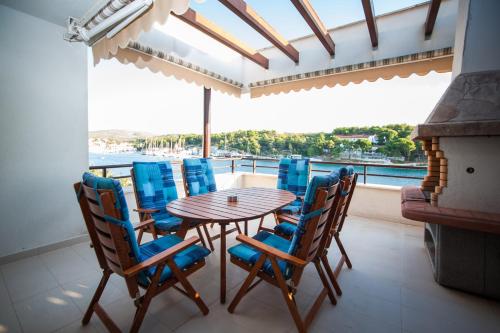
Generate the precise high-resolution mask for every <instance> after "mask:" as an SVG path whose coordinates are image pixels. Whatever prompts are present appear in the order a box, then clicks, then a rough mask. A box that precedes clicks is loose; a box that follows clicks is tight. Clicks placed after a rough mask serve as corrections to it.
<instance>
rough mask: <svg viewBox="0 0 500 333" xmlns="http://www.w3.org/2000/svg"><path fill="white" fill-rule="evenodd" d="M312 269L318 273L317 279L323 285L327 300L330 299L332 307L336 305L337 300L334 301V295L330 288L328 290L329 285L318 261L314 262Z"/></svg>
mask: <svg viewBox="0 0 500 333" xmlns="http://www.w3.org/2000/svg"><path fill="white" fill-rule="evenodd" d="M314 267H316V270H317V271H318V275H319V278H320V279H321V283H323V287H324V288H325V289H326V291H327V293H328V298H329V299H330V302H331V303H332V304H333V305H337V300H336V299H335V295H334V294H333V291H332V288H330V284H329V283H328V280H327V278H326V276H325V273H324V272H323V269H322V268H321V265H320V261H319V259H315V260H314Z"/></svg>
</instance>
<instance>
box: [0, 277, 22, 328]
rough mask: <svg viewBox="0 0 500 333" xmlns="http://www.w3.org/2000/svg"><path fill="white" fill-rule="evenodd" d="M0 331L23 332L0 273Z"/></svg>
mask: <svg viewBox="0 0 500 333" xmlns="http://www.w3.org/2000/svg"><path fill="white" fill-rule="evenodd" d="M0 332H21V327H20V326H19V321H18V320H17V316H16V312H15V311H14V307H13V305H12V301H11V299H10V296H9V293H8V291H7V287H5V283H4V280H3V276H2V274H0Z"/></svg>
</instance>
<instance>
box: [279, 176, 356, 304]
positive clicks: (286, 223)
mask: <svg viewBox="0 0 500 333" xmlns="http://www.w3.org/2000/svg"><path fill="white" fill-rule="evenodd" d="M340 174H341V176H340V185H339V195H338V198H339V200H338V204H337V209H336V211H335V214H332V215H331V217H330V218H331V220H332V222H331V225H330V231H329V232H328V233H327V240H326V244H325V246H324V249H323V252H321V253H320V254H321V255H320V259H321V262H322V264H323V266H324V268H325V271H326V273H327V274H328V277H329V279H330V282H331V283H332V285H334V287H335V284H336V283H337V281H336V277H338V275H339V274H340V271H341V270H342V266H343V265H344V263H345V264H346V265H347V267H348V268H349V269H352V263H351V260H350V258H349V256H348V255H347V252H346V250H345V247H344V245H343V244H342V242H341V240H340V232H341V231H342V227H343V225H344V222H345V219H346V217H347V212H348V210H349V205H350V204H351V199H352V196H353V194H354V190H355V188H356V183H357V181H358V174H357V173H354V169H353V168H352V167H347V168H341V169H340ZM279 218H280V219H281V221H282V223H281V224H280V227H277V228H276V229H275V231H276V234H277V235H280V236H282V237H285V238H289V235H288V234H287V233H288V232H289V230H295V228H296V225H297V223H298V217H297V216H294V215H285V214H282V215H280V216H279ZM280 231H286V232H287V233H282V232H280ZM332 240H335V243H336V244H337V246H338V248H339V251H340V259H339V261H338V262H337V264H336V265H335V269H334V270H332V268H331V265H330V264H329V261H328V249H329V248H330V246H331V243H332ZM335 289H336V291H337V294H338V295H341V294H342V293H341V291H340V288H338V289H337V288H336V287H335Z"/></svg>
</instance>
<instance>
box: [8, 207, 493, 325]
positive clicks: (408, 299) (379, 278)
mask: <svg viewBox="0 0 500 333" xmlns="http://www.w3.org/2000/svg"><path fill="white" fill-rule="evenodd" d="M229 238H230V241H229V243H230V244H233V243H234V240H233V239H234V234H232V235H231V236H230V237H229ZM342 238H343V240H344V244H345V246H346V248H347V250H348V253H349V254H350V256H351V259H352V262H353V265H354V267H353V269H352V270H349V269H347V268H344V270H343V271H342V273H341V275H340V278H339V283H340V285H341V287H342V289H343V295H342V297H340V298H339V300H338V304H337V306H332V305H331V304H330V303H329V302H328V301H325V303H324V304H323V305H322V308H321V310H320V312H319V314H318V316H317V317H316V319H315V321H314V322H313V324H312V326H311V328H310V331H311V332H500V303H498V302H494V301H489V300H486V299H483V298H479V297H476V296H472V295H468V294H465V293H462V292H458V291H454V290H450V289H447V288H443V287H441V286H439V285H438V284H436V283H435V282H434V280H433V278H432V275H431V268H430V265H429V263H428V259H427V257H426V253H425V250H424V247H423V239H422V238H423V229H422V228H419V227H413V226H405V225H401V224H395V223H389V222H383V221H375V220H367V219H362V218H355V217H351V218H350V219H349V221H348V222H347V223H346V227H345V229H344V231H343V234H342ZM215 245H216V247H217V249H216V251H215V253H213V254H211V255H210V256H209V257H208V262H207V265H206V266H205V267H204V268H202V269H201V270H200V271H198V272H196V273H195V274H194V275H193V276H191V278H190V280H191V282H192V283H193V285H194V286H195V288H196V289H197V290H198V291H199V292H200V294H201V296H202V298H203V299H204V301H205V303H207V305H209V308H210V313H209V314H208V315H207V316H206V317H204V316H202V315H201V313H200V312H199V311H198V309H197V308H196V306H195V305H194V304H193V303H192V302H191V301H190V300H189V299H187V298H186V297H184V296H183V295H181V294H180V293H178V292H176V291H175V290H169V291H167V292H166V293H164V294H163V295H161V296H159V297H157V298H156V299H155V300H154V302H153V303H152V305H151V307H150V311H149V313H148V315H147V317H146V319H145V321H144V323H143V325H142V330H141V331H143V332H171V331H175V332H198V331H200V332H207V333H209V332H252V333H256V332H263V333H264V332H293V331H295V329H294V325H293V322H292V320H291V317H290V315H289V314H288V312H287V309H286V307H285V303H284V302H283V300H282V298H281V294H280V293H279V291H278V290H277V289H276V288H274V287H270V286H268V285H265V284H264V283H262V284H261V285H259V286H258V287H257V288H255V289H254V290H252V291H251V292H250V293H249V294H248V295H247V296H246V297H245V298H244V299H243V301H242V302H241V303H240V305H239V306H238V308H237V309H236V312H235V314H229V313H228V312H227V310H226V306H222V305H221V304H220V303H219V300H218V295H219V283H218V281H219V280H218V277H219V251H218V246H219V243H218V242H216V243H215ZM331 252H332V253H331V254H330V255H331V257H332V262H334V261H336V259H338V253H337V252H336V251H331ZM99 277H100V272H99V269H98V266H97V262H96V260H95V256H94V253H93V250H92V249H91V248H89V245H88V244H87V243H85V244H78V245H75V246H72V247H68V248H64V249H61V250H57V251H53V252H50V253H46V254H43V255H40V256H36V257H32V258H28V259H24V260H20V261H17V262H14V263H10V264H7V265H3V266H1V280H0V332H41V333H43V332H101V331H105V330H104V327H103V325H102V324H101V323H100V322H99V320H98V319H96V317H95V316H94V318H93V319H92V321H91V324H90V325H89V326H87V327H82V326H81V325H80V320H81V318H82V315H83V311H84V310H85V309H86V306H87V304H88V302H89V300H90V298H91V297H92V294H93V292H94V290H95V288H96V285H97V283H98V280H99ZM244 277H245V272H243V271H242V270H241V269H239V268H238V267H234V265H232V264H230V263H228V279H229V282H228V284H229V286H228V288H229V291H228V294H229V297H228V299H229V300H231V299H232V297H233V295H234V294H235V292H236V290H237V288H238V287H239V285H240V284H241V282H242V280H243V279H244ZM320 288H321V287H320V284H319V279H318V277H317V276H316V274H315V272H314V271H313V269H312V267H309V268H308V269H307V270H306V273H305V275H304V276H303V278H302V281H301V284H300V288H299V292H298V294H297V301H298V303H299V306H300V308H301V310H302V312H304V310H306V309H307V307H308V306H309V305H310V304H311V303H312V301H313V299H314V297H315V295H316V294H317V293H318V292H319V290H320ZM101 303H102V304H103V306H104V308H105V309H106V310H107V311H108V313H109V314H110V316H111V317H112V318H113V319H114V320H115V321H116V322H117V324H118V325H119V326H120V327H121V328H122V330H124V331H127V330H128V328H129V327H130V323H131V321H132V317H133V313H134V310H135V308H134V306H133V303H132V302H131V300H130V298H129V297H128V294H127V290H126V288H125V285H124V282H123V280H122V279H120V278H119V277H117V276H112V278H111V283H109V284H108V286H107V289H106V291H105V293H104V296H103V298H102V301H101Z"/></svg>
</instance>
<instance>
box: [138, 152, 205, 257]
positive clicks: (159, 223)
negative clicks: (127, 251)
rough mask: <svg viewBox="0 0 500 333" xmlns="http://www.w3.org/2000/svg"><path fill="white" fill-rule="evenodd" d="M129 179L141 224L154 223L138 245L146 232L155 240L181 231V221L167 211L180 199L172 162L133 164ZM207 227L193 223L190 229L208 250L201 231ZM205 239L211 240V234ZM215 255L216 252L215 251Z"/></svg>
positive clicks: (142, 231) (140, 237)
mask: <svg viewBox="0 0 500 333" xmlns="http://www.w3.org/2000/svg"><path fill="white" fill-rule="evenodd" d="M130 176H131V178H132V184H133V186H134V194H135V202H136V204H137V209H134V210H135V211H136V212H137V213H138V214H139V220H140V221H141V222H142V221H147V220H151V219H152V220H155V223H154V224H149V225H148V226H147V227H144V228H141V229H140V230H139V235H138V237H137V240H138V242H139V243H140V242H141V240H142V235H143V233H144V232H151V233H152V235H153V238H154V239H156V238H157V235H166V234H171V233H175V232H177V231H178V230H179V228H180V226H181V224H182V219H180V218H178V217H175V216H171V215H170V214H168V213H167V211H166V208H165V207H166V205H167V204H168V203H169V202H170V201H172V200H175V199H177V188H176V185H175V181H174V176H173V169H172V165H171V164H170V162H169V161H163V162H134V163H133V168H132V169H130ZM202 227H204V228H205V230H206V227H205V225H204V224H200V223H194V224H192V225H190V228H195V229H196V231H197V232H198V236H199V238H200V241H201V243H202V244H203V246H205V247H206V243H205V239H204V237H203V233H202V232H201V228H202ZM205 236H206V237H207V238H208V237H209V234H208V230H206V234H205ZM212 251H213V249H212Z"/></svg>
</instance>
